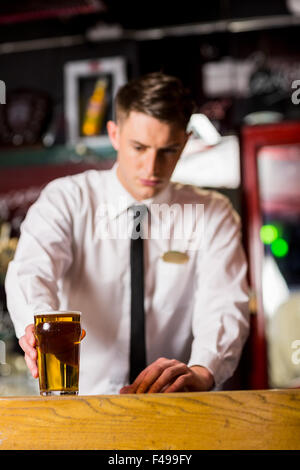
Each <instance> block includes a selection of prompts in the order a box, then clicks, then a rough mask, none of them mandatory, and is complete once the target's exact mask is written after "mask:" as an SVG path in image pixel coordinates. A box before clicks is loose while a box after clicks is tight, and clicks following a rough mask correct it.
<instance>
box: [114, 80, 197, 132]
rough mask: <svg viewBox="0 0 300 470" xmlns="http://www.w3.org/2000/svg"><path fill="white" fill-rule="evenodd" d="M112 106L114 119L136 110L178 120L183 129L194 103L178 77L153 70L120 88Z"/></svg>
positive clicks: (193, 110) (159, 117)
mask: <svg viewBox="0 0 300 470" xmlns="http://www.w3.org/2000/svg"><path fill="white" fill-rule="evenodd" d="M115 109H116V118H117V120H121V119H122V118H124V117H125V118H126V117H127V116H128V115H129V113H130V112H131V111H137V112H141V113H144V114H148V115H149V116H152V117H155V118H156V119H159V120H160V121H165V122H169V123H177V124H178V125H179V126H180V127H182V128H184V129H185V128H186V126H187V124H188V122H189V119H190V117H191V114H192V113H193V112H195V103H194V101H193V99H192V97H191V93H190V91H189V90H188V89H186V88H185V87H184V85H183V83H182V82H181V80H180V79H179V78H177V77H173V76H170V75H165V74H164V73H162V72H154V73H149V74H147V75H144V76H142V77H139V78H136V79H133V80H131V81H130V82H128V83H127V84H126V85H124V86H123V87H121V88H120V89H119V91H118V93H117V96H116V99H115Z"/></svg>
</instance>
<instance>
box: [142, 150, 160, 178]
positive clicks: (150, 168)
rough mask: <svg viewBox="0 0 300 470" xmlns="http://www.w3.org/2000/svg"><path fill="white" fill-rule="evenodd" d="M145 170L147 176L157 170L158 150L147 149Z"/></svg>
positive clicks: (154, 173)
mask: <svg viewBox="0 0 300 470" xmlns="http://www.w3.org/2000/svg"><path fill="white" fill-rule="evenodd" d="M145 170H146V173H147V176H148V177H149V176H155V175H156V173H157V170H158V151H157V150H155V149H149V151H148V152H147V156H146V161H145Z"/></svg>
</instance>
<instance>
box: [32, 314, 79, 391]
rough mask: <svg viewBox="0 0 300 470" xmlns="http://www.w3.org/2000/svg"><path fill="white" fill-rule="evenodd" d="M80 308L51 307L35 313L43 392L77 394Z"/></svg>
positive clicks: (40, 383)
mask: <svg viewBox="0 0 300 470" xmlns="http://www.w3.org/2000/svg"><path fill="white" fill-rule="evenodd" d="M80 319H81V312H77V311H52V312H38V313H36V314H35V315H34V325H35V337H36V341H37V353H38V370H39V385H40V394H41V395H77V394H78V386H79V362H80V342H81V340H82V339H83V338H84V336H85V331H84V330H83V329H82V328H81V322H80Z"/></svg>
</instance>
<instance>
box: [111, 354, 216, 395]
mask: <svg viewBox="0 0 300 470" xmlns="http://www.w3.org/2000/svg"><path fill="white" fill-rule="evenodd" d="M213 385H214V378H213V376H212V374H211V373H210V372H209V371H208V370H207V369H206V368H205V367H202V366H198V365H197V366H196V365H195V366H191V367H188V366H187V365H186V364H184V363H183V362H180V361H177V360H176V359H166V358H164V357H160V358H159V359H157V360H156V361H155V362H153V363H152V364H150V365H149V366H148V367H146V368H145V369H144V370H143V371H142V372H141V373H140V374H139V375H138V376H137V378H136V379H135V381H134V382H133V383H132V384H131V385H127V386H125V387H123V388H121V390H120V393H121V394H125V393H174V392H200V391H205V390H210V389H211V388H212V387H213Z"/></svg>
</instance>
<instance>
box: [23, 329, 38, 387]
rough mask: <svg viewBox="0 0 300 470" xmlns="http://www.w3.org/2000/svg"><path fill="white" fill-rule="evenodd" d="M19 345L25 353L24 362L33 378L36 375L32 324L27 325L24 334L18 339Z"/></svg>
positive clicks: (34, 340) (35, 353) (35, 354)
mask: <svg viewBox="0 0 300 470" xmlns="http://www.w3.org/2000/svg"><path fill="white" fill-rule="evenodd" d="M19 345H20V346H21V348H22V349H23V351H24V353H25V362H26V364H27V367H28V369H29V370H30V372H31V374H32V376H33V377H34V378H37V377H38V368H37V351H36V349H35V346H36V339H35V335H34V325H28V326H27V327H26V329H25V335H24V336H22V337H21V338H20V339H19Z"/></svg>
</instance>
